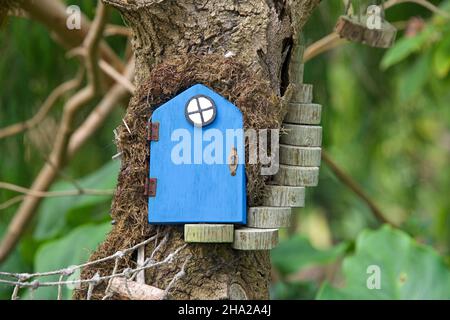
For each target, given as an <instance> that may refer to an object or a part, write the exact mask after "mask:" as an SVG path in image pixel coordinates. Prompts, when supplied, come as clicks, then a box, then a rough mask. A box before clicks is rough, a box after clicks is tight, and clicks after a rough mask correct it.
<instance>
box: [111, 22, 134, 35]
mask: <svg viewBox="0 0 450 320" xmlns="http://www.w3.org/2000/svg"><path fill="white" fill-rule="evenodd" d="M132 34H133V33H132V32H131V30H130V28H128V27H124V26H118V25H115V24H109V25H107V26H106V28H105V37H110V36H124V37H131V36H132Z"/></svg>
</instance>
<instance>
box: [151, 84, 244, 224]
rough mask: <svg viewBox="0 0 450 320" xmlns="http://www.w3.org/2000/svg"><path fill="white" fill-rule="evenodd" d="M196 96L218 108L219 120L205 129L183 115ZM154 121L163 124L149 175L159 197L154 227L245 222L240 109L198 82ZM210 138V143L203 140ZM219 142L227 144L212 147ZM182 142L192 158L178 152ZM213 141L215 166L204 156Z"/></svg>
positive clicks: (158, 111) (161, 110)
mask: <svg viewBox="0 0 450 320" xmlns="http://www.w3.org/2000/svg"><path fill="white" fill-rule="evenodd" d="M197 95H204V96H207V97H208V98H210V99H211V100H212V101H213V102H214V103H215V105H216V108H217V109H216V110H217V111H216V112H217V114H216V118H215V120H214V121H213V122H212V123H210V124H209V125H207V126H206V127H203V128H197V127H194V126H193V124H192V123H191V122H189V121H188V120H187V119H186V115H185V108H186V104H187V102H188V101H189V100H190V99H191V98H192V97H195V96H197ZM151 121H152V122H159V123H160V129H159V141H152V142H150V172H149V175H150V177H151V178H157V189H156V197H150V198H149V201H148V211H149V212H148V221H149V222H150V223H151V224H176V223H196V222H198V223H208V222H209V223H237V224H245V223H246V181H245V179H246V178H245V145H244V132H243V117H242V113H241V111H240V110H239V109H238V108H237V107H236V106H234V105H233V104H232V103H230V102H229V101H228V100H226V99H225V98H223V97H222V96H220V95H219V94H217V93H215V92H214V91H213V90H211V89H209V88H208V87H206V86H204V85H201V84H197V85H194V86H193V87H191V88H189V89H187V90H186V91H184V92H182V93H181V94H179V95H178V96H176V97H175V98H173V99H172V100H170V101H168V102H167V103H165V104H164V105H162V106H161V107H159V108H158V109H156V110H155V111H154V112H153V115H152V118H151ZM236 129H238V131H235V130H236ZM230 130H231V131H230ZM232 133H234V134H235V136H234V137H233V135H231V134H232ZM177 134H178V136H177ZM227 135H228V137H227ZM180 136H182V137H180ZM208 136H209V140H208V139H205V138H207V137H208ZM211 136H212V137H211ZM220 136H223V139H220V138H221V137H220ZM202 137H203V139H202ZM231 137H233V138H231ZM227 138H228V139H227ZM173 140H174V141H173ZM202 140H208V141H202ZM219 140H222V141H223V146H221V147H220V148H219V147H218V146H219V145H218V144H214V143H216V142H217V141H219ZM194 141H195V143H194ZM180 143H184V144H183V145H185V146H189V145H190V146H191V148H190V149H191V155H190V156H189V152H185V153H183V152H181V151H180V149H179V148H180V146H181V144H180ZM211 143H213V144H214V145H215V146H216V147H217V148H216V150H215V152H211V154H212V155H213V156H217V157H216V159H215V160H216V161H215V162H214V163H212V164H211V160H214V159H208V158H205V157H202V154H205V152H206V154H209V153H210V152H209V151H211V149H212V148H213V147H212V145H211ZM177 146H178V148H177ZM232 147H234V148H236V149H237V153H238V157H239V164H238V166H237V170H236V175H235V176H232V175H231V174H230V169H229V166H228V163H229V162H228V156H229V154H230V151H231V149H232ZM188 149H189V148H185V149H184V151H189V150H188ZM178 151H180V152H178ZM216 152H217V153H216ZM221 153H222V156H221ZM172 154H174V155H182V156H184V157H183V158H182V159H179V157H178V158H177V157H175V161H174V157H172ZM186 155H187V156H186ZM183 159H184V160H185V161H184V162H183V163H181V164H180V160H183ZM219 159H220V160H221V161H219ZM189 160H190V161H189ZM205 162H206V163H205ZM216 162H219V163H216Z"/></svg>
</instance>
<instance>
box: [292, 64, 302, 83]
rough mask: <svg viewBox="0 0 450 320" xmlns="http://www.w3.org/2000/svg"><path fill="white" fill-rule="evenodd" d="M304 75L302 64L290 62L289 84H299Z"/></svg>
mask: <svg viewBox="0 0 450 320" xmlns="http://www.w3.org/2000/svg"><path fill="white" fill-rule="evenodd" d="M304 73H305V65H304V64H303V62H301V63H299V62H291V63H290V65H289V83H295V84H301V83H302V82H303V75H304Z"/></svg>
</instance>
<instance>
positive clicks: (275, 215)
mask: <svg viewBox="0 0 450 320" xmlns="http://www.w3.org/2000/svg"><path fill="white" fill-rule="evenodd" d="M291 215H292V209H291V208H290V207H253V208H249V209H248V213H247V226H248V227H251V228H261V229H275V228H287V227H289V226H290V225H291Z"/></svg>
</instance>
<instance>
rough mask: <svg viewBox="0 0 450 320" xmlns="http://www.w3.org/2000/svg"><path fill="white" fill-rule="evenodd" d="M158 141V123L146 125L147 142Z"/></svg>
mask: <svg viewBox="0 0 450 320" xmlns="http://www.w3.org/2000/svg"><path fill="white" fill-rule="evenodd" d="M158 140H159V122H150V123H149V124H148V141H158Z"/></svg>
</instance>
